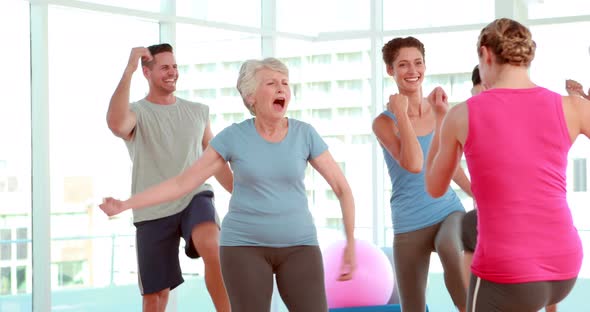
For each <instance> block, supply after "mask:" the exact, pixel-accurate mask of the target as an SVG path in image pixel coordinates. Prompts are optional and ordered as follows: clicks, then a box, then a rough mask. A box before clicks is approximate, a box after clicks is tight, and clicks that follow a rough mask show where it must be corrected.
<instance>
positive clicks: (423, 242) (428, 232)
mask: <svg viewBox="0 0 590 312" xmlns="http://www.w3.org/2000/svg"><path fill="white" fill-rule="evenodd" d="M464 214H465V213H464V212H459V211H457V212H453V213H451V214H450V215H448V216H447V217H446V219H444V220H443V221H442V222H440V223H437V224H435V225H431V226H429V227H427V228H424V229H420V230H417V231H413V232H408V233H401V234H396V235H395V236H394V238H393V257H394V261H395V276H396V281H397V289H398V293H399V297H400V302H401V306H402V311H404V312H414V311H417V312H423V311H425V309H426V281H427V279H428V268H429V266H430V254H431V253H432V252H433V251H436V252H437V253H438V256H439V257H440V260H441V262H442V265H443V269H444V277H445V285H446V286H447V290H448V291H449V294H450V295H451V299H452V300H453V303H454V304H455V306H457V307H460V308H464V307H465V302H466V299H467V291H466V289H465V283H464V282H463V276H464V274H463V246H462V243H461V220H462V219H463V215H464Z"/></svg>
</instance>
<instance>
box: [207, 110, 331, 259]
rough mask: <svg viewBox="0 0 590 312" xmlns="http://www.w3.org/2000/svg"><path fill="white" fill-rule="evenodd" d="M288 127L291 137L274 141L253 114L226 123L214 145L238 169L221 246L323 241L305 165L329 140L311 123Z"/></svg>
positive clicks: (290, 120)
mask: <svg viewBox="0 0 590 312" xmlns="http://www.w3.org/2000/svg"><path fill="white" fill-rule="evenodd" d="M288 127H289V128H288V132H287V135H286V136H285V138H284V139H283V140H282V141H281V142H278V143H272V142H268V141H266V140H265V139H263V138H262V137H261V136H260V135H259V134H258V132H257V131H256V128H255V127H254V119H253V118H252V119H248V120H246V121H243V122H241V123H239V124H233V125H231V126H229V127H227V128H225V129H224V130H223V131H221V132H220V133H219V134H217V136H215V138H213V140H211V142H210V145H211V147H212V148H213V149H215V150H216V151H217V152H218V153H219V154H220V155H221V157H223V159H225V160H226V161H228V162H229V164H230V166H231V168H232V170H233V173H234V188H233V193H232V196H231V199H230V202H229V211H228V213H227V215H226V216H225V218H224V219H223V223H222V225H221V239H220V245H221V246H265V247H289V246H299V245H318V240H317V233H316V228H315V225H314V222H313V217H312V215H311V212H310V211H309V207H308V203H307V194H306V191H305V184H304V179H305V168H306V167H307V163H308V161H309V160H311V159H313V158H315V157H317V156H319V155H320V154H322V153H323V152H325V151H326V150H327V149H328V145H326V143H325V142H324V140H323V139H322V138H321V137H320V135H319V134H318V133H317V132H316V130H315V129H314V128H313V127H312V126H311V125H309V124H307V123H304V122H302V121H298V120H295V119H289V125H288Z"/></svg>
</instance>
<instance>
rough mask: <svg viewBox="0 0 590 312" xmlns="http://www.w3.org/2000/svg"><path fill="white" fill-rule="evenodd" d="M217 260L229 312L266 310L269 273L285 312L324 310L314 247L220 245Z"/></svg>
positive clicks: (320, 267)
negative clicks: (286, 310)
mask: <svg viewBox="0 0 590 312" xmlns="http://www.w3.org/2000/svg"><path fill="white" fill-rule="evenodd" d="M220 261H221V272H222V275H223V281H224V282H225V287H226V289H227V294H228V296H229V301H230V303H231V310H232V312H252V311H256V312H264V311H270V303H271V297H272V289H273V274H276V280H277V286H278V289H279V293H280V295H281V298H282V299H283V302H284V303H285V305H286V306H287V309H288V310H289V311H295V312H298V311H299V312H316V311H317V312H326V311H328V304H327V301H326V291H325V287H324V266H323V263H322V254H321V251H320V248H319V247H318V246H295V247H283V248H271V247H254V246H235V247H234V246H231V247H230V246H221V248H220Z"/></svg>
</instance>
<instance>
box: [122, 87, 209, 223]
mask: <svg viewBox="0 0 590 312" xmlns="http://www.w3.org/2000/svg"><path fill="white" fill-rule="evenodd" d="M131 110H132V111H134V112H135V114H136V115H137V125H136V126H135V134H134V136H133V139H131V140H129V141H125V143H126V145H127V149H128V150H129V156H130V157H131V162H132V163H133V171H132V177H131V183H132V184H131V193H132V194H135V193H139V192H141V191H143V190H145V189H146V188H149V187H150V186H153V185H155V184H158V183H160V182H162V181H164V180H166V179H169V178H171V177H174V176H176V175H178V174H179V173H181V172H182V171H183V170H184V169H186V168H187V167H189V166H191V165H192V164H193V163H194V162H195V161H196V160H197V159H198V158H199V157H201V154H202V153H203V146H202V142H203V134H204V132H205V128H206V127H207V123H208V122H209V107H208V106H206V105H204V104H200V103H194V102H189V101H187V100H183V99H181V98H178V97H177V98H176V103H174V104H170V105H158V104H154V103H150V102H148V101H147V100H145V99H142V100H140V101H138V102H135V103H132V104H131ZM205 190H213V188H212V187H211V186H210V185H208V184H203V185H201V186H200V187H198V188H197V189H195V190H193V191H192V192H190V193H189V194H187V195H185V196H184V197H182V198H180V199H178V200H175V201H172V202H168V203H164V204H160V205H156V206H150V207H146V208H143V209H137V210H133V221H134V222H141V221H148V220H154V219H160V218H164V217H167V216H171V215H173V214H176V213H178V212H180V211H182V210H183V209H184V208H186V207H187V206H188V204H189V203H190V201H191V199H192V198H193V196H194V195H195V194H197V193H199V192H202V191H205Z"/></svg>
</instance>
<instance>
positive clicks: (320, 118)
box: [276, 39, 373, 243]
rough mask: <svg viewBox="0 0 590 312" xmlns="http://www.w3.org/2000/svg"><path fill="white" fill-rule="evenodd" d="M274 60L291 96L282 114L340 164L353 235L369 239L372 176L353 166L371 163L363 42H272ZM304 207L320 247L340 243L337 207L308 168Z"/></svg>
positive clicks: (366, 53) (367, 71)
mask: <svg viewBox="0 0 590 312" xmlns="http://www.w3.org/2000/svg"><path fill="white" fill-rule="evenodd" d="M276 56H277V57H278V58H280V59H281V60H283V61H284V62H285V63H286V64H287V66H289V71H290V82H291V88H292V89H294V86H299V85H301V86H302V87H301V90H300V91H297V92H295V93H294V95H293V98H292V100H291V104H290V106H289V110H290V111H291V112H289V113H288V114H289V115H290V116H292V117H293V118H299V119H301V120H303V121H305V122H308V123H310V124H312V125H313V126H314V127H315V128H316V130H317V131H318V133H319V134H320V135H321V136H323V138H324V140H325V141H326V143H328V146H329V147H330V152H331V154H332V156H333V157H334V159H335V160H336V161H337V162H339V163H340V164H341V168H342V170H343V171H344V174H345V175H346V177H347V179H348V182H349V184H350V186H351V188H352V190H353V194H354V197H355V202H356V206H357V209H358V211H359V212H358V213H357V214H356V227H357V229H356V235H357V237H358V238H363V239H367V240H371V239H372V218H373V213H372V212H373V209H372V206H373V204H372V199H371V198H372V196H371V192H372V187H373V185H372V183H371V182H370V181H371V177H372V173H371V172H370V170H367V167H366V166H364V165H359V164H366V165H367V166H369V164H370V163H371V155H372V154H371V143H372V142H371V141H370V140H358V137H361V136H369V135H370V134H371V118H372V117H371V112H370V108H371V98H370V95H371V87H370V84H369V79H370V68H371V65H370V59H369V41H368V40H351V41H330V42H319V43H305V42H301V41H298V40H288V39H281V40H278V41H277V53H276ZM306 186H307V188H308V193H309V194H312V195H313V196H312V197H311V198H310V199H309V200H310V208H311V210H312V213H313V215H314V218H315V222H316V225H317V227H318V233H319V238H320V240H321V241H323V242H326V243H327V242H329V241H330V240H333V239H338V238H343V237H344V236H343V234H342V233H343V232H342V221H341V219H342V213H341V211H340V204H339V202H338V199H337V198H336V197H335V196H334V193H333V192H332V190H331V189H330V186H329V185H328V184H327V183H326V182H325V180H324V179H323V178H322V176H321V175H319V174H318V173H317V172H316V171H315V170H312V169H311V168H309V170H308V172H307V176H306Z"/></svg>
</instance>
